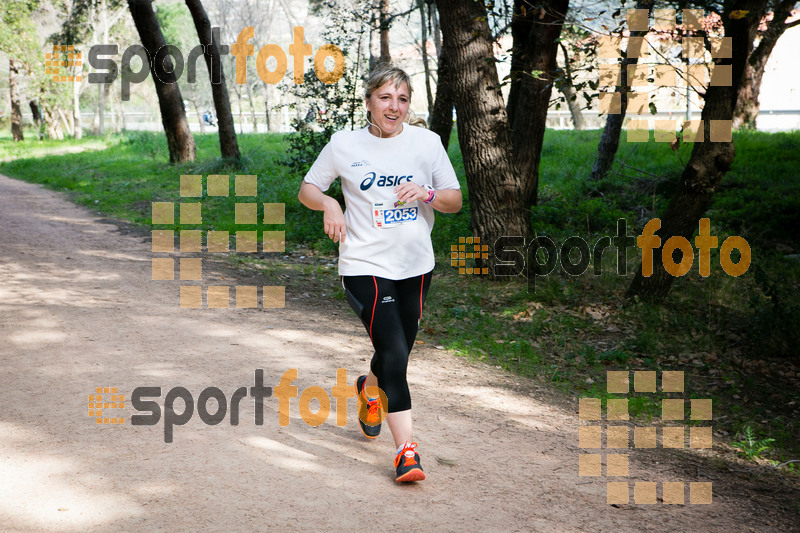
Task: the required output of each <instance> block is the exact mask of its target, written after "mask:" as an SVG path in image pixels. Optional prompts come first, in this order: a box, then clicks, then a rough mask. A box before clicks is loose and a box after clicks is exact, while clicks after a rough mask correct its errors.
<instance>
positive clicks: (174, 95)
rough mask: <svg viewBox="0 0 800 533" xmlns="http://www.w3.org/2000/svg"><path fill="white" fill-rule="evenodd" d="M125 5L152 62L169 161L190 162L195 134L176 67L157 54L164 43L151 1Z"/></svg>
mask: <svg viewBox="0 0 800 533" xmlns="http://www.w3.org/2000/svg"><path fill="white" fill-rule="evenodd" d="M128 7H129V8H130V10H131V16H132V17H133V22H134V24H135V25H136V31H138V32H139V37H140V38H141V40H142V45H143V46H144V48H145V50H146V51H147V55H148V57H149V61H150V65H152V68H151V71H152V77H153V83H154V84H155V87H156V94H157V95H158V105H159V109H160V110H161V123H162V124H163V125H164V133H165V134H166V136H167V147H168V148H169V161H170V163H182V162H184V161H193V160H194V158H195V152H196V148H195V143H194V137H192V133H191V131H190V130H189V123H188V122H187V121H186V110H185V109H184V107H183V98H182V97H181V91H180V89H179V88H178V83H177V79H176V76H175V67H174V65H173V63H172V59H171V58H170V56H169V55H163V53H162V54H161V55H159V56H158V57H157V56H156V53H157V52H158V51H159V50H161V49H162V48H163V47H165V46H166V45H167V43H166V41H165V40H164V35H163V34H162V33H161V28H160V27H159V25H158V20H157V19H156V15H155V13H154V12H153V6H152V0H128ZM165 50H166V49H165ZM157 59H158V60H157ZM123 75H124V73H123Z"/></svg>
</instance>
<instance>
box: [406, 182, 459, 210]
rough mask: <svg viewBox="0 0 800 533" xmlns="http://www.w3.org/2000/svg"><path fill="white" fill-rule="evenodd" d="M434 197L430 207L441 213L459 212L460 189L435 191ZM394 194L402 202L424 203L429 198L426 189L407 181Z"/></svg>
mask: <svg viewBox="0 0 800 533" xmlns="http://www.w3.org/2000/svg"><path fill="white" fill-rule="evenodd" d="M435 192H436V197H435V198H434V199H433V201H432V202H431V203H430V204H429V205H430V206H431V207H433V208H434V209H436V210H437V211H440V212H442V213H457V212H458V211H460V210H461V189H436V191H435ZM394 193H395V194H396V195H397V199H398V200H400V201H402V202H413V201H415V200H419V201H420V202H424V201H425V200H427V199H428V197H429V196H430V193H429V192H428V190H427V189H424V188H423V187H420V186H419V185H417V184H416V183H414V182H413V181H407V182H405V183H403V184H402V185H398V186H397V187H396V188H395V190H394Z"/></svg>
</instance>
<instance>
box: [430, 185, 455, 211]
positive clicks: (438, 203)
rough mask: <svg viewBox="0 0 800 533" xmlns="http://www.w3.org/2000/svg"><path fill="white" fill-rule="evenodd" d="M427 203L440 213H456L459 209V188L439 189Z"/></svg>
mask: <svg viewBox="0 0 800 533" xmlns="http://www.w3.org/2000/svg"><path fill="white" fill-rule="evenodd" d="M429 205H430V206H431V207H433V208H434V209H436V210H437V211H441V212H442V213H458V212H459V211H460V210H461V189H439V190H438V191H436V198H434V199H433V201H432V202H431V203H430V204H429Z"/></svg>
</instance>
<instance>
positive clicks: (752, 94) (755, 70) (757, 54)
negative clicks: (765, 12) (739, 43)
mask: <svg viewBox="0 0 800 533" xmlns="http://www.w3.org/2000/svg"><path fill="white" fill-rule="evenodd" d="M794 5H795V0H782V1H781V3H780V4H778V6H777V7H776V9H775V11H774V13H773V16H772V20H771V21H770V22H769V24H768V26H767V29H766V30H765V31H764V32H763V34H762V35H761V41H760V42H759V43H758V46H757V47H756V49H755V50H754V51H753V53H752V54H750V58H749V59H748V61H747V67H746V68H745V72H744V82H743V83H742V86H741V87H740V88H739V95H738V96H737V98H736V109H735V110H734V112H733V127H734V129H739V128H746V129H756V118H758V110H759V107H760V104H759V102H758V95H759V93H760V92H761V80H762V78H763V77H764V69H765V68H766V67H767V61H769V56H770V55H771V54H772V50H773V49H774V48H775V45H776V44H777V43H778V39H779V38H780V36H781V35H783V33H784V32H785V31H786V30H787V29H789V28H791V27H793V26H796V25H797V24H800V21H795V22H792V23H791V24H786V19H788V18H789V17H790V16H791V13H792V8H793V7H794Z"/></svg>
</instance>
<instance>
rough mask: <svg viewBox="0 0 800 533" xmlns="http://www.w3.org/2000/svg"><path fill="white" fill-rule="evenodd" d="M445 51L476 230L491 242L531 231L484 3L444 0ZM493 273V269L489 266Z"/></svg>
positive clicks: (471, 213) (442, 12) (442, 0)
mask: <svg viewBox="0 0 800 533" xmlns="http://www.w3.org/2000/svg"><path fill="white" fill-rule="evenodd" d="M437 4H438V7H439V14H440V16H441V25H442V34H443V36H444V43H443V52H442V54H443V56H446V57H448V58H449V60H450V68H451V69H452V71H453V72H457V73H458V75H457V76H452V77H450V78H449V82H450V83H449V85H450V87H451V88H452V95H453V101H454V103H455V106H456V110H457V111H458V121H457V126H458V139H459V143H460V145H461V153H462V155H463V159H464V171H465V174H466V177H467V183H468V186H469V195H470V199H471V202H470V205H471V210H470V216H471V225H472V231H473V234H474V235H475V236H478V237H480V238H481V240H482V242H485V243H487V244H489V246H492V245H493V244H494V243H495V241H496V240H497V239H498V238H499V237H501V236H504V235H513V236H518V235H521V236H527V235H529V233H530V209H529V208H528V206H527V205H526V204H525V202H524V199H523V197H522V195H521V194H520V191H521V190H522V187H523V183H522V182H523V179H522V177H521V176H520V174H519V173H518V172H517V171H516V169H515V167H514V161H513V158H512V155H511V154H512V152H511V147H512V144H511V136H510V135H509V129H508V118H507V115H506V109H505V106H504V102H503V94H502V92H501V90H500V83H499V80H498V75H497V68H496V67H495V63H494V61H493V59H494V50H493V44H494V41H493V36H492V33H491V31H490V30H489V25H488V22H487V17H486V9H485V8H484V6H483V3H480V2H464V1H459V0H439V2H437ZM490 272H492V270H491V269H490Z"/></svg>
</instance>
